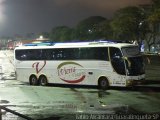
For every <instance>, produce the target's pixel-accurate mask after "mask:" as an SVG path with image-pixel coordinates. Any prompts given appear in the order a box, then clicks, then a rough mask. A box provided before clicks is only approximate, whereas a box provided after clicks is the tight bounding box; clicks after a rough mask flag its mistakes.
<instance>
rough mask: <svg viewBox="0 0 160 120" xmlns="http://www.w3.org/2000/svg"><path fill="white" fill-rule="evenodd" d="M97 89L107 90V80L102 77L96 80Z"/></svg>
mask: <svg viewBox="0 0 160 120" xmlns="http://www.w3.org/2000/svg"><path fill="white" fill-rule="evenodd" d="M98 87H99V88H100V89H102V90H106V89H108V88H109V82H108V80H107V78H105V77H102V78H100V79H99V80H98Z"/></svg>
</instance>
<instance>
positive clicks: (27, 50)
mask: <svg viewBox="0 0 160 120" xmlns="http://www.w3.org/2000/svg"><path fill="white" fill-rule="evenodd" d="M14 56H15V58H14V59H15V67H16V75H17V79H18V80H20V81H23V82H28V83H30V85H42V86H44V85H47V84H49V83H55V84H72V85H98V86H99V88H102V89H107V88H108V87H109V86H122V87H126V86H132V85H134V84H136V83H138V82H142V81H144V79H145V70H144V62H143V57H142V55H141V54H140V51H139V47H138V46H136V45H133V44H127V43H105V42H77V43H56V44H55V45H53V46H23V47H17V48H15V51H14Z"/></svg>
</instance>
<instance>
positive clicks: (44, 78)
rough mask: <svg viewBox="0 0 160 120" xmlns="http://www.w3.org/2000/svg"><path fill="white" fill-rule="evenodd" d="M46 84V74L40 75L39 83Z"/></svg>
mask: <svg viewBox="0 0 160 120" xmlns="http://www.w3.org/2000/svg"><path fill="white" fill-rule="evenodd" d="M47 84H48V80H47V78H46V76H44V75H41V76H40V77H39V85H41V86H46V85H47Z"/></svg>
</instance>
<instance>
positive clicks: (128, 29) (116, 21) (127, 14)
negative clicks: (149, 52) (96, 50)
mask: <svg viewBox="0 0 160 120" xmlns="http://www.w3.org/2000/svg"><path fill="white" fill-rule="evenodd" d="M144 19H145V13H144V11H143V10H142V9H141V8H139V7H126V8H122V9H120V10H118V11H117V12H116V14H115V16H114V18H113V20H112V22H111V26H112V29H113V32H114V38H115V39H122V40H128V41H130V40H139V35H140V33H139V32H140V29H141V27H142V26H141V25H140V23H141V22H142V21H144Z"/></svg>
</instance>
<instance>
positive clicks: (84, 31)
mask: <svg viewBox="0 0 160 120" xmlns="http://www.w3.org/2000/svg"><path fill="white" fill-rule="evenodd" d="M105 20H106V18H104V17H101V16H92V17H89V18H87V19H84V20H82V21H80V22H79V24H78V25H77V26H76V28H75V39H79V40H90V39H99V38H101V36H100V35H99V33H100V29H101V28H100V26H99V23H101V22H103V21H105Z"/></svg>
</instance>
